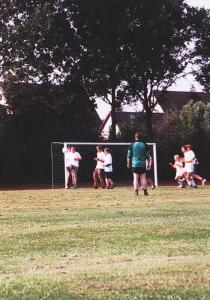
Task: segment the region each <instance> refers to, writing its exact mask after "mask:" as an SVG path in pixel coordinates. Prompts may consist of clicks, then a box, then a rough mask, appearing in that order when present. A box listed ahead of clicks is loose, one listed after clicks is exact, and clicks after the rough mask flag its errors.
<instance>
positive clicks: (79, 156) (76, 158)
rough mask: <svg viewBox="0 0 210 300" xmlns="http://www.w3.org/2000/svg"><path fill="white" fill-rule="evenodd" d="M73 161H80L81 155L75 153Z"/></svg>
mask: <svg viewBox="0 0 210 300" xmlns="http://www.w3.org/2000/svg"><path fill="white" fill-rule="evenodd" d="M74 160H82V157H81V155H80V154H79V153H77V157H75V158H74Z"/></svg>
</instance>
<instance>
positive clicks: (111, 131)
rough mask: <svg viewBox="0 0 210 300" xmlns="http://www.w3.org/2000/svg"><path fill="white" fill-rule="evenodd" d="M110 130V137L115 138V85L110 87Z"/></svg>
mask: <svg viewBox="0 0 210 300" xmlns="http://www.w3.org/2000/svg"><path fill="white" fill-rule="evenodd" d="M111 120H112V125H111V130H110V139H111V140H115V139H116V136H117V133H116V123H117V122H116V99H115V87H112V104H111Z"/></svg>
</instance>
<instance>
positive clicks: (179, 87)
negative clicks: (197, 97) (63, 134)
mask: <svg viewBox="0 0 210 300" xmlns="http://www.w3.org/2000/svg"><path fill="white" fill-rule="evenodd" d="M186 2H187V3H188V4H189V5H191V6H197V7H205V8H209V9H210V0H186ZM192 86H194V88H195V89H196V91H198V92H200V91H202V87H201V86H200V85H199V84H198V83H197V82H196V81H195V80H194V78H193V76H191V75H189V76H187V77H186V78H185V79H184V78H183V79H180V80H178V81H177V82H176V84H174V85H173V86H171V88H170V89H169V90H173V91H175V90H176V91H190V89H191V88H192ZM127 109H129V108H126V110H127ZM129 110H131V109H129ZM97 111H98V114H99V116H100V117H101V118H102V119H104V118H105V117H106V115H107V114H108V112H109V111H110V105H108V104H106V103H104V102H103V101H98V109H97Z"/></svg>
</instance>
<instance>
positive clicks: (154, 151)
mask: <svg viewBox="0 0 210 300" xmlns="http://www.w3.org/2000/svg"><path fill="white" fill-rule="evenodd" d="M53 144H60V145H63V147H67V146H68V145H71V146H97V145H101V146H129V145H130V144H131V143H127V142H125V143H124V142H122V143H121V142H118V143H114V142H108V143H106V142H90V143H89V142H52V143H51V170H52V172H51V174H52V178H51V183H52V189H53V188H54V174H53V151H52V149H53V148H52V145H53ZM147 145H148V146H152V152H153V169H154V183H155V185H156V186H158V171H157V144H156V143H147ZM64 174H65V182H64V187H65V188H66V187H67V179H68V173H67V170H66V158H65V155H64Z"/></svg>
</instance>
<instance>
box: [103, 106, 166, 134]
mask: <svg viewBox="0 0 210 300" xmlns="http://www.w3.org/2000/svg"><path fill="white" fill-rule="evenodd" d="M163 115H164V114H163V113H153V114H152V122H153V124H158V123H160V122H161V121H162V120H163ZM110 117H111V113H110V112H109V113H108V115H107V116H106V118H105V120H104V121H103V123H102V125H101V128H100V132H101V131H102V130H103V129H104V127H105V125H106V123H107V121H108V120H109V118H110ZM137 118H138V120H139V121H141V120H142V121H144V118H145V113H144V112H127V111H120V112H116V122H117V124H122V123H130V122H132V121H134V120H136V119H137Z"/></svg>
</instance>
